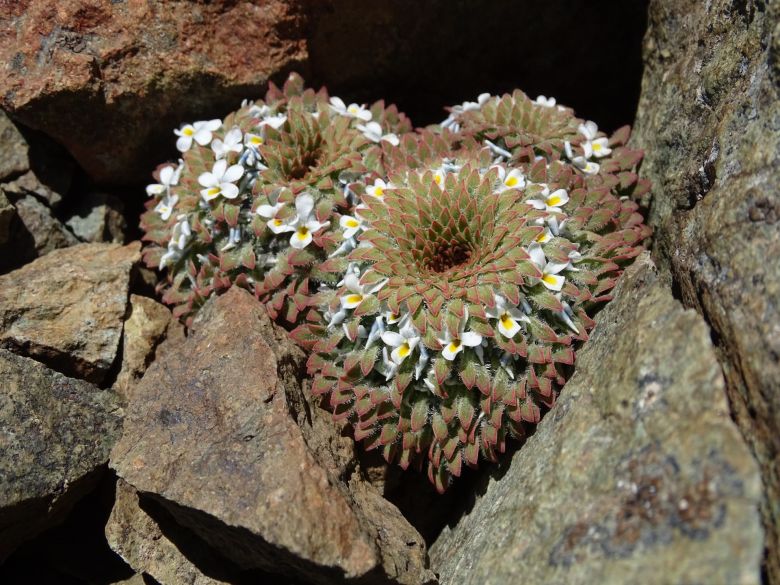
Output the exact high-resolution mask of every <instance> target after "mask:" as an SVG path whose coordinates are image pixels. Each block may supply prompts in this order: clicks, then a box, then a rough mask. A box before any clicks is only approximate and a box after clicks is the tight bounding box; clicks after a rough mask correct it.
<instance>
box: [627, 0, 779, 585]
mask: <svg viewBox="0 0 780 585" xmlns="http://www.w3.org/2000/svg"><path fill="white" fill-rule="evenodd" d="M779 21H780V3H778V2H756V1H749V2H732V1H730V0H715V1H712V2H698V1H696V0H653V1H652V2H651V4H650V12H649V25H648V27H649V28H648V32H647V36H646V39H645V48H644V60H645V73H644V79H643V81H642V88H643V89H642V98H641V102H640V105H639V112H638V114H637V121H636V130H635V134H634V143H635V145H637V146H640V147H642V148H644V149H645V152H646V155H645V162H644V165H643V169H642V172H643V175H644V176H645V177H647V178H649V179H650V180H651V181H652V182H653V191H652V195H651V203H650V215H649V221H650V223H651V224H652V225H653V227H654V228H655V248H656V250H655V251H656V255H657V257H658V258H659V266H660V267H661V268H662V269H663V270H664V271H665V273H666V275H667V277H671V280H672V282H673V285H674V289H675V290H676V291H677V295H678V297H679V299H680V300H681V301H682V302H683V304H684V305H685V306H688V307H693V308H695V309H696V310H697V312H699V314H701V315H702V316H703V317H704V319H705V320H706V321H707V323H708V324H709V326H710V327H711V328H712V338H713V340H714V341H715V349H716V352H717V355H718V357H719V359H720V361H721V363H722V368H723V372H724V374H725V376H726V388H727V391H728V395H729V401H730V404H731V409H732V413H733V416H734V418H735V420H736V421H737V424H738V425H739V427H740V428H741V429H742V432H743V433H744V435H745V437H746V438H747V440H748V443H749V444H750V446H751V449H752V451H753V453H754V455H755V456H756V458H757V459H758V461H759V463H760V465H761V468H762V471H763V481H764V486H765V490H766V494H765V498H764V505H763V516H764V521H765V524H766V529H767V537H768V543H767V544H768V545H767V551H768V558H767V567H768V573H769V576H770V578H771V581H772V582H777V583H780V464H778V462H780V302H779V301H778V299H780V262H778V260H777V259H778V258H780V223H778V222H780V199H779V198H778V193H777V189H778V185H780V89H779V88H780V66H779V65H778V64H779V63H780V24H778V22H779Z"/></svg>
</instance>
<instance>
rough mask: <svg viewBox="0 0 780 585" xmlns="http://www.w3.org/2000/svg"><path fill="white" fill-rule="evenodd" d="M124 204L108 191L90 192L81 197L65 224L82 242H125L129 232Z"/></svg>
mask: <svg viewBox="0 0 780 585" xmlns="http://www.w3.org/2000/svg"><path fill="white" fill-rule="evenodd" d="M123 213H124V205H123V204H122V202H121V201H120V200H119V199H117V198H116V197H114V196H113V195H109V194H107V193H89V194H88V195H86V196H85V197H82V198H79V199H78V202H77V204H76V207H75V209H74V210H73V212H72V214H71V215H70V216H69V217H68V218H67V219H66V220H65V224H66V225H67V226H68V227H69V228H70V229H71V230H72V231H73V233H74V234H76V236H77V237H78V238H79V239H80V240H81V241H82V242H113V243H115V244H123V243H124V242H125V238H126V233H127V221H125V217H124V215H123Z"/></svg>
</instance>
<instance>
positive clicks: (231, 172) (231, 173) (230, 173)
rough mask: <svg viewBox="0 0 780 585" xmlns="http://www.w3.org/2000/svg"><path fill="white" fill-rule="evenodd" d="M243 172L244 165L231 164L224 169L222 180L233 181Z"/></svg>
mask: <svg viewBox="0 0 780 585" xmlns="http://www.w3.org/2000/svg"><path fill="white" fill-rule="evenodd" d="M243 174H244V167H242V166H241V165H233V166H231V167H230V168H229V169H228V170H226V171H225V174H224V175H222V180H223V181H226V182H228V183H235V182H236V181H238V180H239V179H240V178H241V177H242V176H243Z"/></svg>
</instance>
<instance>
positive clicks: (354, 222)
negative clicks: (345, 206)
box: [344, 219, 360, 228]
mask: <svg viewBox="0 0 780 585" xmlns="http://www.w3.org/2000/svg"><path fill="white" fill-rule="evenodd" d="M344 223H345V224H347V227H349V228H356V227H358V226H359V225H360V223H358V221H357V220H354V219H348V220H347V221H345V222H344Z"/></svg>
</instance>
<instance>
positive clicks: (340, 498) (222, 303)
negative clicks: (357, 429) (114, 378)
mask: <svg viewBox="0 0 780 585" xmlns="http://www.w3.org/2000/svg"><path fill="white" fill-rule="evenodd" d="M193 329H194V332H193V333H191V334H190V336H189V337H187V338H186V339H185V340H183V341H182V342H181V343H180V344H179V345H178V346H177V347H175V348H170V349H168V350H166V351H165V352H164V353H163V355H162V356H161V357H160V358H158V359H157V360H155V362H154V363H153V364H152V365H151V366H150V367H149V369H148V370H147V372H146V374H145V376H144V378H143V379H142V380H141V382H140V383H139V384H138V385H137V386H136V388H135V390H134V391H133V394H132V397H131V400H130V403H129V405H128V417H127V419H126V422H125V428H124V433H123V437H122V439H121V441H120V443H119V444H117V446H116V448H115V449H114V451H113V453H112V457H111V466H112V467H113V468H114V469H116V471H117V473H118V474H119V476H120V477H122V478H123V479H124V480H125V481H127V482H128V483H129V484H131V485H132V486H133V487H134V488H135V489H137V490H138V491H139V492H141V493H143V494H144V495H145V496H148V497H150V498H153V499H154V500H155V501H157V502H158V503H159V504H160V505H161V506H163V507H164V508H165V509H166V510H167V511H168V512H169V513H170V514H171V515H172V516H173V518H174V519H175V521H176V522H177V523H178V524H180V525H182V526H183V527H186V528H187V529H189V530H191V531H192V532H193V533H194V534H197V535H198V537H199V538H200V539H202V540H203V541H204V542H205V543H207V544H208V545H210V546H211V547H213V548H214V549H215V550H217V551H219V553H220V554H221V555H223V556H224V557H226V558H227V559H229V560H230V561H231V562H232V563H234V564H235V565H236V566H237V567H238V568H240V569H241V570H261V571H267V572H271V573H274V574H276V575H283V576H285V577H286V578H288V579H296V580H297V579H300V580H303V581H305V582H307V583H308V582H311V583H341V582H343V579H345V578H346V579H350V580H361V579H364V580H366V582H371V583H374V582H376V583H409V584H412V583H428V582H430V581H431V580H432V578H433V576H432V574H431V573H430V572H429V571H428V570H427V569H426V568H425V561H426V557H425V545H424V543H423V541H422V538H421V537H420V536H419V534H417V533H416V532H415V531H414V529H413V528H412V527H411V526H410V525H409V524H408V523H407V522H406V521H405V520H404V518H403V517H402V516H401V514H400V513H399V512H398V510H397V509H396V508H395V507H394V506H392V505H391V504H389V503H388V502H386V501H383V500H382V499H381V497H380V496H379V494H378V493H376V492H371V490H372V489H373V488H371V487H370V486H369V485H368V484H365V483H361V482H360V481H359V477H358V476H359V473H358V472H359V470H358V469H357V463H356V461H355V458H354V452H353V451H352V449H353V445H352V443H351V441H350V440H349V439H348V438H346V437H344V436H342V435H341V432H340V429H339V428H338V427H336V426H335V425H333V424H332V423H329V422H327V421H328V418H329V415H328V413H326V412H325V411H322V410H321V409H319V408H317V407H316V405H314V404H311V403H309V402H308V400H307V399H306V397H305V395H304V393H303V389H302V388H301V383H300V380H301V377H302V375H303V374H302V373H303V371H304V369H303V355H302V353H301V351H300V350H299V349H298V348H297V347H296V346H295V345H294V344H293V343H292V342H291V341H290V340H289V339H288V337H287V335H286V333H284V332H283V331H281V330H280V329H278V328H277V327H276V326H275V325H272V323H271V321H270V319H269V318H268V316H267V315H266V313H265V310H264V309H263V308H262V306H261V305H260V304H259V303H257V302H256V301H255V299H254V297H253V296H252V295H251V294H249V293H248V292H246V291H243V290H241V289H237V288H234V289H232V290H230V291H229V292H228V293H226V294H224V295H222V296H220V297H216V298H213V299H211V300H210V301H209V302H208V303H207V305H206V306H205V307H204V308H203V309H202V310H201V312H200V314H199V316H198V318H197V319H196V321H195V323H194V325H193ZM299 422H300V423H301V424H302V426H299ZM160 445H165V446H166V447H165V449H160ZM347 484H349V485H347ZM280 578H281V577H280ZM361 582H363V581H361Z"/></svg>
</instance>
